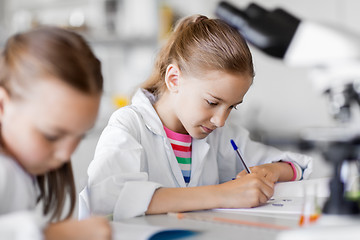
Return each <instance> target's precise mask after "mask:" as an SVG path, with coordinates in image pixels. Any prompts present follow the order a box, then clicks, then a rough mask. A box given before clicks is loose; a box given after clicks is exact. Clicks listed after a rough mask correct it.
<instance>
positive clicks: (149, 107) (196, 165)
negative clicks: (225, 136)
mask: <svg viewBox="0 0 360 240" xmlns="http://www.w3.org/2000/svg"><path fill="white" fill-rule="evenodd" d="M155 101H156V98H155V96H154V95H152V94H151V93H150V92H148V91H146V90H145V89H139V90H137V92H136V93H135V95H134V97H133V98H132V105H133V106H134V107H136V108H137V109H138V110H139V112H140V113H141V115H142V118H143V120H144V122H145V125H146V127H147V128H148V129H149V130H150V131H151V132H153V133H154V134H157V135H160V136H163V137H164V141H166V142H167V145H168V146H171V145H170V142H168V139H167V136H166V133H165V130H164V127H163V124H162V122H161V120H160V118H159V115H158V114H157V112H156V111H155V109H154V107H153V104H154V103H155ZM192 146H193V151H192V166H191V178H190V182H189V185H188V186H189V187H190V186H198V184H199V181H200V177H201V175H202V170H203V168H204V167H203V166H204V164H205V160H206V155H207V153H208V152H209V150H210V144H209V143H208V137H206V138H204V139H193V141H192ZM169 153H170V152H169ZM170 155H171V156H170ZM170 155H168V157H169V161H170V165H171V168H172V171H173V173H174V175H175V178H176V180H177V182H178V184H179V186H180V187H186V184H185V181H184V178H183V176H182V173H181V170H180V168H179V166H178V163H177V161H176V159H175V155H174V153H173V152H172V151H171V154H170ZM171 158H173V159H172V160H170V159H171ZM175 163H176V164H175Z"/></svg>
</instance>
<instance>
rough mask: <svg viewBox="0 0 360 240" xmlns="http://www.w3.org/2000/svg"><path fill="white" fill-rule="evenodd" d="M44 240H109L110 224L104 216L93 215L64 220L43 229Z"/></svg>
mask: <svg viewBox="0 0 360 240" xmlns="http://www.w3.org/2000/svg"><path fill="white" fill-rule="evenodd" d="M45 239H46V240H61V239H66V240H110V239H111V226H110V224H109V221H108V220H107V219H106V218H104V217H99V216H93V217H90V218H88V219H84V220H81V221H78V220H75V219H69V220H64V221H61V222H57V223H52V224H50V225H49V226H48V227H47V228H46V229H45Z"/></svg>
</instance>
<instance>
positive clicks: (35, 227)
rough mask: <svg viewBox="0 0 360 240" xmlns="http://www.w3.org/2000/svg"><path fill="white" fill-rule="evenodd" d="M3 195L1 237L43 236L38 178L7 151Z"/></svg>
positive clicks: (1, 173) (1, 170) (2, 162)
mask: <svg viewBox="0 0 360 240" xmlns="http://www.w3.org/2000/svg"><path fill="white" fill-rule="evenodd" d="M0 196H1V197H0V239H6V240H28V239H34V240H40V239H43V233H42V229H43V227H44V221H42V219H41V217H40V216H39V215H38V214H37V213H36V211H35V207H36V198H37V189H36V184H35V180H34V179H33V177H31V176H30V175H29V174H28V173H26V172H25V171H24V170H23V168H22V167H21V166H19V165H18V164H17V162H16V161H14V160H13V159H11V158H9V157H7V156H5V155H0Z"/></svg>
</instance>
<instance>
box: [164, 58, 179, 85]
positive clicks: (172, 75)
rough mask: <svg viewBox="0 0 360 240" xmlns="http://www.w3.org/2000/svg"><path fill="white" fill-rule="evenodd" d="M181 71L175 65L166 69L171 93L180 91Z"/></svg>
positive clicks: (167, 82)
mask: <svg viewBox="0 0 360 240" xmlns="http://www.w3.org/2000/svg"><path fill="white" fill-rule="evenodd" d="M179 77H180V69H179V67H178V66H176V65H175V64H169V66H167V68H166V73H165V83H166V86H167V88H168V90H169V91H170V92H177V91H178V89H179Z"/></svg>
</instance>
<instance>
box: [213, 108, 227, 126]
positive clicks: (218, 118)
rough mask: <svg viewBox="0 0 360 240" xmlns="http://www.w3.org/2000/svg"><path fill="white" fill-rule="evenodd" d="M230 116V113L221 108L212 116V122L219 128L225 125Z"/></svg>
mask: <svg viewBox="0 0 360 240" xmlns="http://www.w3.org/2000/svg"><path fill="white" fill-rule="evenodd" d="M228 116H229V113H228V112H227V111H223V110H219V111H217V112H216V113H215V114H214V115H213V116H212V118H211V119H210V122H211V123H213V124H214V125H215V126H216V127H218V128H219V127H223V126H224V125H225V122H226V119H227V117H228Z"/></svg>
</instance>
